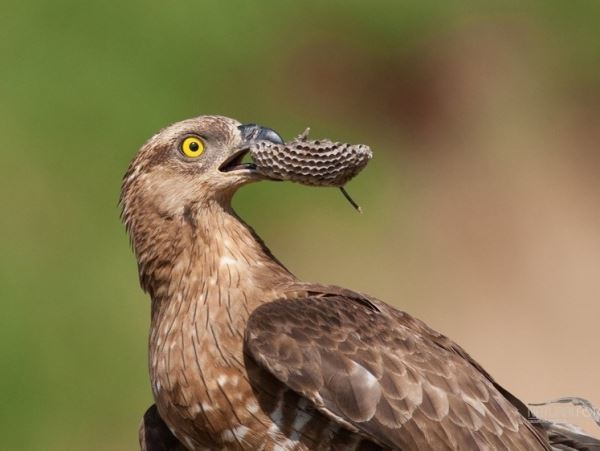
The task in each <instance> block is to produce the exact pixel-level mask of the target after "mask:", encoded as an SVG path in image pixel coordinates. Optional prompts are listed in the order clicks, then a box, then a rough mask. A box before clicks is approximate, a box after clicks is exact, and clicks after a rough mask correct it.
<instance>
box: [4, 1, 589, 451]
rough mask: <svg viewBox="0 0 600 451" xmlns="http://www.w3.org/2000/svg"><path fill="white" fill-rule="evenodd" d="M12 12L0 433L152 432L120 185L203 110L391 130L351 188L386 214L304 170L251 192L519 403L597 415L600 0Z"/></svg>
mask: <svg viewBox="0 0 600 451" xmlns="http://www.w3.org/2000/svg"><path fill="white" fill-rule="evenodd" d="M0 13H1V14H0V30H1V31H0V55H1V57H2V64H1V66H0V74H1V77H0V99H1V101H0V119H1V120H0V132H1V136H2V152H1V156H2V162H1V165H0V168H1V170H2V174H0V193H1V194H0V195H1V196H2V199H1V201H2V206H3V208H4V213H3V215H2V216H3V219H2V220H1V221H0V232H1V233H0V236H1V237H2V242H1V248H0V249H1V250H2V258H1V259H0V302H2V310H3V314H2V315H1V317H0V353H1V354H0V356H1V357H2V362H3V365H2V373H1V375H0V396H1V397H2V398H1V407H0V448H1V449H10V450H13V449H23V450H34V449H35V450H37V449H39V450H65V449H93V450H95V449H98V450H105V449H111V450H121V449H122V450H126V449H127V450H128V449H135V447H136V446H137V442H136V441H137V436H136V434H137V425H138V422H139V419H140V416H141V414H142V412H143V411H144V409H145V408H146V407H147V406H148V405H149V404H150V403H151V395H150V390H149V386H148V378H147V372H146V334H147V328H148V312H149V302H148V300H147V299H146V298H145V297H144V295H143V294H142V293H141V290H140V289H139V288H138V286H137V275H136V268H135V262H134V259H133V257H132V255H131V251H130V250H129V247H128V242H127V238H126V236H125V233H124V231H123V228H122V226H121V225H120V224H119V220H118V209H117V205H116V203H117V199H118V193H119V186H120V179H121V176H122V174H123V172H124V171H125V168H126V166H127V163H128V161H129V160H130V159H131V157H132V156H133V154H134V152H135V150H136V149H137V148H138V147H139V146H140V145H141V144H142V143H143V142H144V141H145V140H146V139H147V138H148V137H149V136H150V135H152V134H153V133H154V132H155V131H156V130H158V129H159V128H161V127H163V126H164V125H166V124H168V123H170V122H173V121H176V120H180V119H183V118H186V117H190V116H195V115H200V114H224V115H228V116H231V117H235V118H237V119H239V120H241V121H243V122H257V123H261V124H264V125H267V126H270V127H273V128H275V129H276V130H278V131H279V132H280V133H281V134H282V135H284V136H285V137H288V138H289V137H292V136H293V135H295V134H297V133H299V132H300V131H302V130H303V129H304V127H305V126H307V125H310V126H311V127H312V136H314V137H329V138H333V139H340V140H348V141H351V142H364V143H367V144H369V145H371V147H372V148H373V149H374V151H375V158H374V160H373V161H372V162H371V163H370V165H369V167H368V168H367V169H366V170H365V171H364V173H362V174H361V176H360V177H358V178H357V179H356V180H354V181H352V182H351V183H350V184H349V185H348V190H349V191H350V192H351V193H352V194H353V195H354V197H355V198H356V200H357V201H359V203H360V204H361V205H362V207H363V209H364V210H365V213H364V214H363V215H358V214H356V213H355V212H354V211H353V210H352V209H351V207H350V206H349V205H348V204H347V203H346V202H345V201H344V200H343V198H342V197H341V195H340V194H339V192H337V190H333V189H313V188H307V187H302V186H298V185H291V184H288V185H284V184H272V183H262V184H258V185H255V186H250V187H248V188H245V189H243V190H242V191H241V192H240V193H239V194H238V196H237V197H236V199H235V205H236V208H237V210H238V212H239V213H240V214H241V215H242V216H243V217H244V218H245V219H246V220H247V221H248V222H249V223H250V224H252V225H253V226H254V227H255V228H256V229H257V231H258V232H259V234H261V235H262V236H263V238H264V239H265V241H266V242H267V243H268V244H269V245H270V247H271V249H272V250H273V252H274V253H275V254H276V255H277V256H278V257H279V258H280V259H281V260H282V261H283V262H285V263H286V265H287V266H288V267H289V268H290V269H291V270H292V271H294V272H295V273H296V274H298V275H299V276H300V277H302V278H304V279H307V280H314V281H322V282H328V283H334V284H339V285H344V286H347V287H349V288H353V289H357V290H360V291H364V292H368V293H370V294H373V295H376V296H378V297H380V298H381V299H384V300H386V301H388V302H390V303H393V304H394V305H396V306H398V307H399V308H401V309H403V310H406V311H409V312H411V313H412V314H414V315H415V316H417V317H419V318H421V319H423V320H425V321H426V322H427V323H428V324H430V325H431V326H432V327H434V328H436V329H439V330H441V331H443V332H444V333H446V334H447V335H449V336H450V337H452V338H453V339H455V340H456V341H457V342H458V343H460V344H461V345H463V346H464V347H465V348H466V349H467V350H468V351H469V352H470V353H471V354H472V355H473V356H474V357H475V358H476V359H477V360H479V361H480V362H481V363H482V364H483V366H484V367H485V368H486V369H487V370H489V371H490V373H491V374H493V375H494V376H495V377H496V378H497V380H498V381H499V382H500V383H501V384H502V385H504V386H506V387H507V388H508V389H509V390H511V391H512V392H514V393H515V394H516V395H518V396H519V397H521V398H522V399H524V400H527V401H531V402H536V401H542V400H547V399H552V398H557V397H560V396H567V395H577V396H583V397H585V398H588V399H589V400H590V401H592V402H593V403H594V404H595V405H596V406H600V383H599V382H598V380H600V360H599V359H598V357H597V351H596V345H597V344H598V341H599V339H600V329H599V327H598V320H599V319H600V302H599V301H600V232H599V231H600V208H599V203H600V200H599V199H600V180H599V177H598V176H597V174H598V172H599V170H600V152H599V149H600V147H599V142H600V71H599V70H600V27H598V23H600V22H599V21H600V3H598V2H583V1H573V2H561V1H551V0H546V1H529V2H517V1H503V2H500V1H497V2H494V1H492V2H485V3H482V2H479V3H471V2H466V1H460V2H452V5H450V2H442V1H441V0H440V1H433V0H432V1H422V2H411V3H409V2H392V1H375V2H370V3H366V2H354V1H346V2H337V1H336V2H328V3H325V2H316V1H307V2H302V3H300V2H297V3H287V2H275V1H274V0H273V1H263V2H256V3H252V4H249V3H242V2H239V3H238V2H228V3H225V2H222V3H219V2H202V1H194V2H188V1H183V2H158V1H150V2H148V1H145V2H142V1H139V0H136V1H132V2H128V3H126V4H120V5H114V6H113V5H110V4H106V3H98V4H94V3H91V4H85V3H80V2H75V1H73V0H63V1H53V2H49V1H44V0H36V1H35V2H21V3H19V2H16V1H15V0H9V1H8V2H4V3H3V4H2V6H0ZM569 420H571V421H573V422H575V423H577V424H581V425H583V426H584V427H586V428H587V430H588V431H589V432H590V433H593V434H594V435H596V436H600V432H599V431H600V429H599V428H598V427H596V426H595V425H593V424H592V423H591V421H589V420H586V419H585V418H580V417H577V418H569Z"/></svg>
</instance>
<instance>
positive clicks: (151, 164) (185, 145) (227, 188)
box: [121, 116, 283, 219]
mask: <svg viewBox="0 0 600 451" xmlns="http://www.w3.org/2000/svg"><path fill="white" fill-rule="evenodd" d="M255 140H267V141H272V142H275V143H282V142H283V140H282V139H281V137H280V136H279V135H278V134H277V133H276V132H275V131H273V130H271V129H269V128H265V127H261V126H258V125H255V124H247V125H242V124H240V123H239V122H238V121H236V120H234V119H229V118H226V117H222V116H200V117H197V118H194V119H188V120H185V121H181V122H177V123H175V124H173V125H171V126H169V127H167V128H165V129H163V130H161V131H160V132H159V133H158V134H156V135H154V136H153V137H152V138H150V140H149V141H148V142H147V143H146V144H145V145H144V146H143V147H142V148H141V149H140V150H139V152H138V153H137V155H136V156H135V158H134V159H133V161H132V162H131V164H130V165H129V169H128V170H127V173H126V174H125V177H124V179H123V186H122V192H121V206H122V208H123V213H124V216H125V219H127V216H128V215H130V214H131V213H132V212H131V210H132V209H134V208H144V209H145V211H154V212H156V213H158V214H159V215H161V216H163V217H165V218H175V217H178V216H181V215H184V214H185V212H186V208H188V209H189V208H190V206H196V207H198V206H201V205H202V204H203V203H205V202H209V201H211V200H221V199H229V198H230V197H231V196H232V194H233V193H234V192H235V190H236V189H237V188H238V187H240V186H241V185H243V184H246V183H250V182H253V181H258V180H261V179H262V178H264V177H263V176H261V175H260V174H259V173H258V172H257V171H256V169H255V167H254V165H253V164H252V163H243V162H242V160H243V158H244V156H245V155H246V154H247V153H248V146H249V144H250V143H252V142H253V141H255Z"/></svg>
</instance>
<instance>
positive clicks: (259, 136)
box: [238, 124, 284, 144]
mask: <svg viewBox="0 0 600 451" xmlns="http://www.w3.org/2000/svg"><path fill="white" fill-rule="evenodd" d="M238 130H239V131H240V133H241V134H242V138H243V140H244V141H247V142H252V141H269V142H272V143H273V144H284V141H283V138H282V137H281V136H280V135H279V133H277V132H276V131H275V130H273V129H272V128H268V127H263V126H261V125H256V124H244V125H239V126H238Z"/></svg>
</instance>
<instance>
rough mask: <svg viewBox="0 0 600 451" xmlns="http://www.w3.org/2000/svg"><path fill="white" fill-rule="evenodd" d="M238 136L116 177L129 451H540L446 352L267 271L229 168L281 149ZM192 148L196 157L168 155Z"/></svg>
mask: <svg viewBox="0 0 600 451" xmlns="http://www.w3.org/2000/svg"><path fill="white" fill-rule="evenodd" d="M254 127H256V126H254ZM265 130H266V132H265ZM251 131H252V132H253V133H247V132H248V128H247V127H246V128H244V127H243V126H242V127H241V128H240V124H239V123H238V122H237V121H234V120H232V119H228V118H224V117H219V116H203V117H199V118H196V119H190V120H187V121H183V122H180V123H177V124H174V125H172V126H170V127H168V128H166V129H164V130H162V131H161V132H160V133H159V134H157V135H155V136H154V137H153V138H151V139H150V140H149V141H148V142H147V143H146V145H144V146H143V147H142V149H141V150H140V152H139V153H138V155H137V156H136V158H135V159H134V160H133V162H132V163H131V165H130V167H129V170H128V171H127V173H126V175H125V178H124V182H123V189H122V197H121V205H122V209H123V220H124V222H125V225H126V227H127V230H128V232H129V234H130V237H131V241H132V244H133V248H134V251H135V254H136V258H137V261H138V268H139V275H140V281H141V285H142V287H143V289H144V290H145V291H146V292H148V293H149V295H150V297H151V299H152V317H151V330H150V343H149V347H150V350H149V359H150V365H149V367H150V379H151V386H152V392H153V395H154V399H155V403H156V404H155V406H151V407H150V409H148V411H147V412H146V414H145V415H144V418H143V421H142V425H141V427H140V444H141V447H142V449H143V450H147V451H157V450H165V451H166V450H168V451H173V450H182V449H190V450H192V449H194V450H208V449H212V450H221V449H224V450H229V449H248V450H277V451H282V450H313V449H320V450H327V449H339V450H346V449H364V450H377V449H404V450H412V449H423V450H427V449H431V450H443V449H449V450H456V449H463V450H470V449H490V450H492V449H494V450H495V449H506V450H547V449H551V445H550V441H549V438H548V437H549V435H548V433H547V431H546V430H547V429H548V428H549V427H550V426H547V425H546V426H544V427H542V426H539V427H538V426H536V424H532V423H530V422H529V421H528V416H529V412H528V410H527V408H526V407H525V406H524V405H523V404H522V403H521V402H520V401H519V400H517V399H516V398H515V397H514V396H512V395H511V394H510V393H508V392H506V391H505V390H504V389H502V388H501V387H500V386H498V385H497V384H496V383H495V382H494V381H493V379H492V378H491V377H490V376H489V375H488V374H487V373H486V372H485V371H484V370H483V369H481V367H480V366H479V365H477V363H475V362H474V361H473V360H472V359H471V358H470V357H469V356H468V354H467V353H466V352H465V351H463V350H462V349H461V348H460V347H459V346H458V345H456V344H454V343H453V342H452V341H451V340H450V339H448V338H446V337H444V336H443V335H441V334H439V333H437V332H435V331H433V330H431V329H430V328H428V327H427V326H426V325H424V324H423V323H422V322H420V321H418V320H416V319H414V318H412V317H411V316H410V315H408V314H406V313H403V312H401V311H398V310H396V309H394V308H392V307H390V306H388V305H387V304H385V303H383V302H381V301H379V300H377V299H374V298H371V297H369V296H366V295H362V294H359V293H355V292H352V291H349V290H345V289H342V288H338V287H331V286H325V285H318V284H309V283H303V282H301V281H299V280H298V279H297V278H296V277H295V276H294V275H292V274H291V273H290V272H289V271H288V270H287V269H286V268H285V267H284V266H283V265H282V264H281V263H280V262H278V261H277V259H275V258H274V257H273V255H272V254H271V253H270V252H269V250H268V249H267V248H266V247H265V245H264V244H263V243H262V241H261V240H260V239H259V238H258V236H257V235H256V234H255V233H254V231H253V230H252V229H251V228H250V227H249V226H248V225H246V224H245V223H244V222H243V221H242V220H241V219H240V218H239V217H237V216H236V214H235V213H234V212H233V210H232V208H231V203H230V202H231V198H232V196H233V194H234V193H235V191H236V190H237V188H239V187H240V186H242V185H244V184H246V183H250V182H253V181H258V180H261V179H262V178H263V176H261V175H260V174H259V173H258V171H256V170H255V169H254V168H253V167H252V166H248V165H246V166H245V165H243V164H241V163H242V162H241V158H242V156H243V154H244V153H245V152H246V150H247V149H248V146H249V144H250V143H249V142H248V140H247V137H248V136H257V135H261V136H264V137H266V138H267V139H271V140H274V141H275V142H278V143H280V141H281V140H280V139H278V136H277V135H276V134H274V132H272V131H271V130H268V129H261V128H256V129H252V130H251ZM259 132H260V133H259ZM263 132H264V133H263ZM190 136H193V137H197V138H198V139H201V140H202V143H203V145H204V152H203V153H202V154H201V155H200V156H198V157H197V158H196V157H194V158H190V157H187V156H186V155H184V154H183V153H182V151H181V150H182V145H183V144H182V143H183V142H184V139H185V138H186V137H190ZM553 434H554V435H553V437H554V438H553V439H552V440H555V441H556V440H558V438H557V437H560V439H562V440H565V437H564V435H560V436H556V434H555V433H554V432H553ZM565 443H566V441H565ZM570 443H572V442H570ZM573 446H574V445H573ZM579 449H584V448H579ZM589 449H594V448H589Z"/></svg>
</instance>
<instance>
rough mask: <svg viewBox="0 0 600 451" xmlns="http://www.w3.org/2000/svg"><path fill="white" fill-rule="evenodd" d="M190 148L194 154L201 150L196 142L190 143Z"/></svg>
mask: <svg viewBox="0 0 600 451" xmlns="http://www.w3.org/2000/svg"><path fill="white" fill-rule="evenodd" d="M189 148H190V150H191V151H192V152H195V151H197V150H198V149H199V148H200V146H199V145H198V143H197V142H196V141H193V142H191V143H190V145H189Z"/></svg>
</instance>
